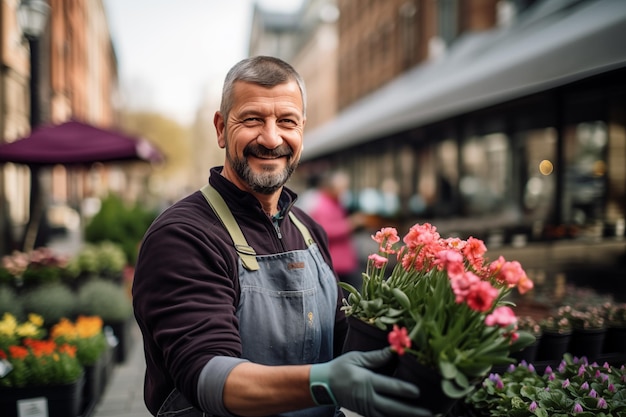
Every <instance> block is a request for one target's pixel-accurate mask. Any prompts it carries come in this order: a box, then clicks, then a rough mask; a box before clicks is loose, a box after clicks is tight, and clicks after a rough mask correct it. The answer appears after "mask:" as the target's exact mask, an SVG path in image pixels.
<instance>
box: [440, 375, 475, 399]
mask: <svg viewBox="0 0 626 417" xmlns="http://www.w3.org/2000/svg"><path fill="white" fill-rule="evenodd" d="M441 389H442V391H443V393H444V394H446V395H447V396H448V397H450V398H463V397H465V396H466V395H468V394H469V393H470V392H472V390H473V389H474V387H473V386H470V387H467V388H461V387H459V386H457V385H456V384H455V383H454V382H452V381H450V380H448V379H444V380H443V381H442V382H441Z"/></svg>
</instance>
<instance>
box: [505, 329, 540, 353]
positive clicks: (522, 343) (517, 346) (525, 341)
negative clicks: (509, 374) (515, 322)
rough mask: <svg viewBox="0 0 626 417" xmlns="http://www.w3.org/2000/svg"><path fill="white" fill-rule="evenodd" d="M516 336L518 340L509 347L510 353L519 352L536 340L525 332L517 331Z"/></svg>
mask: <svg viewBox="0 0 626 417" xmlns="http://www.w3.org/2000/svg"><path fill="white" fill-rule="evenodd" d="M517 334H518V335H519V338H518V339H517V340H516V341H515V342H513V343H512V344H511V346H510V347H509V351H510V352H519V351H520V350H522V349H524V348H525V347H527V346H530V345H532V344H533V343H535V341H536V340H537V338H536V337H535V336H534V335H533V334H531V333H529V332H527V331H525V330H519V331H518V332H517Z"/></svg>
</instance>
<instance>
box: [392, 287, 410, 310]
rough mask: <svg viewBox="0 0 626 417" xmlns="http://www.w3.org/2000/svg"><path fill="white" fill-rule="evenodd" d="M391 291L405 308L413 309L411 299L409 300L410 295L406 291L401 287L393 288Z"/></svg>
mask: <svg viewBox="0 0 626 417" xmlns="http://www.w3.org/2000/svg"><path fill="white" fill-rule="evenodd" d="M391 292H392V294H393V296H394V298H395V299H396V300H397V301H398V303H400V305H401V306H402V308H404V309H405V310H410V309H411V300H409V297H407V295H406V294H405V293H404V291H402V290H401V289H399V288H393V289H392V290H391Z"/></svg>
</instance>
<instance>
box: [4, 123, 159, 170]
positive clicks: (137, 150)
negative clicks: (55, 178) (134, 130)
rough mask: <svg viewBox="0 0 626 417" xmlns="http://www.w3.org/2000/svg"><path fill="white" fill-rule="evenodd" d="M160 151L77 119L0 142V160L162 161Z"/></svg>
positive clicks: (69, 162) (49, 162)
mask: <svg viewBox="0 0 626 417" xmlns="http://www.w3.org/2000/svg"><path fill="white" fill-rule="evenodd" d="M163 159H164V157H163V155H162V153H161V152H160V151H159V150H158V149H157V148H156V147H155V146H154V145H153V144H151V143H150V142H148V141H147V140H145V139H138V138H134V137H132V136H128V135H126V134H124V133H121V132H118V131H115V130H106V129H102V128H99V127H95V126H92V125H89V124H86V123H81V122H78V121H69V122H65V123H62V124H59V125H52V124H50V125H42V126H40V127H38V128H36V129H35V130H34V131H33V132H32V133H31V135H30V136H27V137H25V138H23V139H19V140H16V141H15V142H10V143H4V144H1V145H0V163H2V162H14V163H19V164H27V165H56V164H63V165H78V164H91V163H95V162H112V161H127V160H143V161H147V162H162V161H163Z"/></svg>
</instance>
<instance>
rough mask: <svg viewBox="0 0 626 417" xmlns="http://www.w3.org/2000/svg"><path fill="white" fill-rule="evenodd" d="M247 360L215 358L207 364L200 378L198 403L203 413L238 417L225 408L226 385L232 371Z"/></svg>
mask: <svg viewBox="0 0 626 417" xmlns="http://www.w3.org/2000/svg"><path fill="white" fill-rule="evenodd" d="M243 362H248V360H246V359H241V358H234V357H230V356H215V357H214V358H213V359H211V360H210V361H208V362H207V364H206V365H204V368H202V371H201V372H200V377H199V378H198V393H197V394H198V403H199V404H200V407H201V408H202V410H203V411H205V412H207V413H209V414H215V415H218V416H228V417H236V416H235V415H234V414H231V413H230V412H229V411H228V410H227V409H226V407H225V406H224V399H223V394H224V384H225V383H226V378H227V377H228V375H229V374H230V371H232V369H233V368H234V367H235V366H237V365H239V364H240V363H243Z"/></svg>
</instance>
